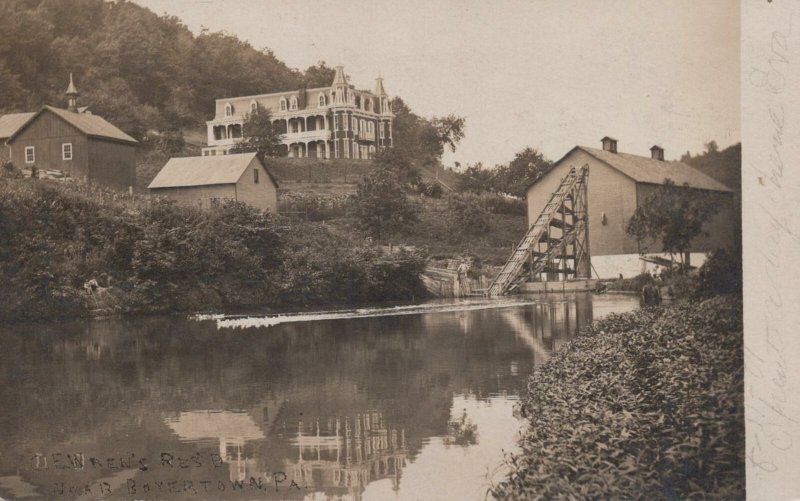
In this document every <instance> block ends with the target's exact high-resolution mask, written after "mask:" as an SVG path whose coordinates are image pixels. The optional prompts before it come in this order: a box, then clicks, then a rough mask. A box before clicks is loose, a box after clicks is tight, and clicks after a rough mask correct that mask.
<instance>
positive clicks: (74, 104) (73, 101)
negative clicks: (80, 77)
mask: <svg viewBox="0 0 800 501" xmlns="http://www.w3.org/2000/svg"><path fill="white" fill-rule="evenodd" d="M65 94H66V96H67V110H68V111H71V112H73V113H77V112H78V96H79V95H80V94H79V93H78V89H76V88H75V83H74V82H73V81H72V73H70V74H69V86H68V87H67V92H65Z"/></svg>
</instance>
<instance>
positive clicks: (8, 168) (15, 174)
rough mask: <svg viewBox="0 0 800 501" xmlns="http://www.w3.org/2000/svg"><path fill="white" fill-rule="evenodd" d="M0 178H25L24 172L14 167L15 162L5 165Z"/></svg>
mask: <svg viewBox="0 0 800 501" xmlns="http://www.w3.org/2000/svg"><path fill="white" fill-rule="evenodd" d="M0 177H2V178H5V179H22V178H23V177H24V176H23V174H22V171H21V170H19V168H18V167H17V166H16V165H14V162H11V161H8V162H6V163H4V164H3V168H2V170H0Z"/></svg>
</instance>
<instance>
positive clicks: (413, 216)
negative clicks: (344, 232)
mask: <svg viewBox="0 0 800 501" xmlns="http://www.w3.org/2000/svg"><path fill="white" fill-rule="evenodd" d="M353 208H354V213H355V216H356V218H357V219H358V222H359V225H360V226H361V227H362V228H363V229H364V230H365V231H367V232H368V233H369V234H370V235H371V236H373V237H375V238H377V239H378V240H379V241H380V240H382V239H384V238H386V237H388V236H390V235H391V234H393V233H396V232H400V231H403V230H404V229H407V228H408V227H410V226H411V225H413V224H414V223H416V222H417V221H418V220H419V218H418V217H417V208H416V207H415V206H414V205H413V204H412V203H411V202H410V201H409V200H408V197H407V196H406V194H405V191H403V186H402V185H401V183H400V182H399V181H398V179H397V175H396V173H395V172H392V171H391V170H389V169H386V168H377V169H375V170H374V171H373V172H372V174H370V175H369V176H368V177H367V178H366V179H364V181H362V182H361V183H359V184H358V190H357V191H356V194H355V197H354V200H353Z"/></svg>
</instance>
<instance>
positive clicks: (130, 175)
mask: <svg viewBox="0 0 800 501" xmlns="http://www.w3.org/2000/svg"><path fill="white" fill-rule="evenodd" d="M66 96H67V98H68V103H69V106H68V108H67V109H61V108H56V107H53V106H44V107H42V108H41V109H40V110H39V111H38V112H35V113H15V114H11V115H4V116H3V117H0V137H2V136H5V135H7V139H6V140H5V144H6V146H7V155H8V157H9V159H10V160H11V161H12V162H13V163H14V165H16V166H17V167H19V168H21V169H24V170H29V171H31V172H44V171H57V172H60V173H63V175H65V176H66V177H69V178H72V179H75V180H77V181H88V182H94V183H98V184H102V185H105V186H111V187H115V188H122V189H128V188H130V187H132V186H133V185H134V184H135V182H136V148H137V146H138V144H139V143H138V142H137V141H136V140H135V139H134V138H132V137H130V136H129V135H127V134H125V133H124V132H122V131H121V130H119V129H118V128H117V127H115V126H114V125H112V124H111V123H109V122H108V121H106V120H105V119H103V118H102V117H100V116H97V115H93V114H91V113H89V112H88V111H86V109H85V108H80V109H79V108H78V107H77V96H78V91H77V90H76V89H75V84H74V83H73V82H72V75H70V82H69V87H68V88H67V92H66Z"/></svg>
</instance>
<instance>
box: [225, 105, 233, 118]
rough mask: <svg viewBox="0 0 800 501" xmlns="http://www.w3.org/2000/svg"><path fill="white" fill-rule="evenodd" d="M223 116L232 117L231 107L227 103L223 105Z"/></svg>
mask: <svg viewBox="0 0 800 501" xmlns="http://www.w3.org/2000/svg"><path fill="white" fill-rule="evenodd" d="M225 116H226V117H230V116H233V106H231V103H227V104H226V105H225Z"/></svg>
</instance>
